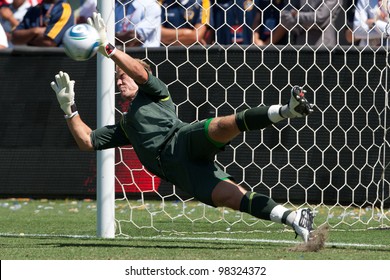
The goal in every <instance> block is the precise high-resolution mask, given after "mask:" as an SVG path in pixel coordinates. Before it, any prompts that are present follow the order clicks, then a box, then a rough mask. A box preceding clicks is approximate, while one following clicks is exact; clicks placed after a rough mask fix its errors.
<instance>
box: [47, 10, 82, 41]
mask: <svg viewBox="0 0 390 280" xmlns="http://www.w3.org/2000/svg"><path fill="white" fill-rule="evenodd" d="M74 23H75V20H74V14H73V12H72V8H71V6H70V4H69V3H62V5H58V6H56V7H55V8H54V9H53V12H52V14H51V17H50V20H49V22H48V25H47V27H46V31H45V35H46V36H47V37H49V38H51V39H52V40H54V41H55V42H56V43H57V45H60V44H61V42H62V37H63V36H64V33H65V31H66V30H67V29H68V28H69V27H71V26H72V25H74Z"/></svg>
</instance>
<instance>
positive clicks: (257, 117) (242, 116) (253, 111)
mask: <svg viewBox="0 0 390 280" xmlns="http://www.w3.org/2000/svg"><path fill="white" fill-rule="evenodd" d="M268 108H269V106H260V107H255V108H250V109H247V110H245V111H242V112H239V113H237V114H236V123H237V126H238V128H239V129H240V131H248V130H258V129H262V128H265V127H267V126H269V125H271V124H272V122H271V120H270V119H269V117H268Z"/></svg>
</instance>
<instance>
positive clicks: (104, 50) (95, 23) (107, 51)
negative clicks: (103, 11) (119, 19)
mask: <svg viewBox="0 0 390 280" xmlns="http://www.w3.org/2000/svg"><path fill="white" fill-rule="evenodd" d="M87 22H88V24H89V25H91V26H92V27H93V28H95V29H96V31H97V32H98V33H99V37H100V45H99V52H100V53H101V54H102V55H104V56H105V57H111V56H112V55H113V54H114V53H115V51H116V47H115V46H114V45H112V44H111V43H109V42H108V40H107V31H106V24H105V22H104V20H103V19H102V16H101V15H100V13H95V12H94V13H93V14H92V17H89V18H88V19H87Z"/></svg>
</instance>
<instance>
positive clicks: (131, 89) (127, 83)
mask: <svg viewBox="0 0 390 280" xmlns="http://www.w3.org/2000/svg"><path fill="white" fill-rule="evenodd" d="M116 85H117V86H118V89H119V91H120V93H121V96H122V98H123V99H125V100H129V101H130V102H131V101H133V100H134V98H135V97H136V96H137V92H138V85H137V84H136V83H135V82H134V80H133V79H132V78H130V77H129V75H127V74H126V73H125V72H124V71H123V70H122V69H119V68H117V72H116Z"/></svg>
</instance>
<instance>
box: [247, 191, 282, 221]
mask: <svg viewBox="0 0 390 280" xmlns="http://www.w3.org/2000/svg"><path fill="white" fill-rule="evenodd" d="M275 206H277V204H276V202H275V201H274V200H273V199H272V198H270V197H268V196H265V195H262V194H259V193H256V192H247V193H246V194H245V195H244V197H243V198H242V200H241V204H240V211H241V212H245V213H248V214H251V215H252V216H255V217H256V218H259V219H263V220H268V221H270V220H271V217H270V214H271V211H272V209H274V207H275Z"/></svg>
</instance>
